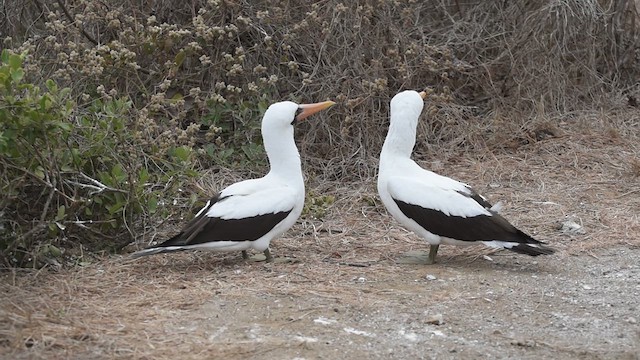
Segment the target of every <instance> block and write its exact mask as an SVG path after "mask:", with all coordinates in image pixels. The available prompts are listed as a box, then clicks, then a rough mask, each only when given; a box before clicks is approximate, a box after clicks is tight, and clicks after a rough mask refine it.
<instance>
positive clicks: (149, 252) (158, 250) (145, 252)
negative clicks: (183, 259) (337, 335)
mask: <svg viewBox="0 0 640 360" xmlns="http://www.w3.org/2000/svg"><path fill="white" fill-rule="evenodd" d="M182 250H185V249H183V248H178V247H150V248H146V249H144V250H140V251H136V252H134V253H133V254H131V255H130V256H131V258H132V259H137V258H139V257H143V256H148V255H155V254H161V253H167V252H174V251H182Z"/></svg>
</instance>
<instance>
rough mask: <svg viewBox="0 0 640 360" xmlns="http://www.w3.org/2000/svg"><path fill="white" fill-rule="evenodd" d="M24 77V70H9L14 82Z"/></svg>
mask: <svg viewBox="0 0 640 360" xmlns="http://www.w3.org/2000/svg"><path fill="white" fill-rule="evenodd" d="M23 77H24V70H22V69H15V70H11V79H12V80H13V81H14V82H17V83H18V82H20V80H22V78H23Z"/></svg>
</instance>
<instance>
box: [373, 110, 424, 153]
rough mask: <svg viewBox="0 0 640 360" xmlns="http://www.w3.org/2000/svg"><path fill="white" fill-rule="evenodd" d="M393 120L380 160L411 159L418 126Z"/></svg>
mask: <svg viewBox="0 0 640 360" xmlns="http://www.w3.org/2000/svg"><path fill="white" fill-rule="evenodd" d="M393 120H394V119H393V118H392V119H391V125H390V126H389V132H388V133H387V138H386V139H385V140H384V144H383V145H382V152H381V153H380V160H381V161H383V158H385V159H386V158H407V159H408V158H410V157H411V153H412V152H413V147H414V146H415V144H416V124H415V123H413V124H407V123H406V122H396V121H393Z"/></svg>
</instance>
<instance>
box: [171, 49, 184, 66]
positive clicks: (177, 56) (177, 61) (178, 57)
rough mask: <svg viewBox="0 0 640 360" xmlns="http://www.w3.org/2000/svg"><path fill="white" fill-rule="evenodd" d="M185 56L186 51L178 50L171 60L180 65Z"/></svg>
mask: <svg viewBox="0 0 640 360" xmlns="http://www.w3.org/2000/svg"><path fill="white" fill-rule="evenodd" d="M186 57H187V53H186V52H185V51H184V50H180V52H179V53H178V55H176V58H175V59H174V60H173V62H174V63H175V64H176V65H177V66H180V65H182V63H183V62H184V59H185V58H186Z"/></svg>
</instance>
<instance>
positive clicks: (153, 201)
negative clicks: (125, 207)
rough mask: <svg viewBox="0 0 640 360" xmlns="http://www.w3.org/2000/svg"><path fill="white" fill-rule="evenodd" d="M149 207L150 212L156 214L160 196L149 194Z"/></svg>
mask: <svg viewBox="0 0 640 360" xmlns="http://www.w3.org/2000/svg"><path fill="white" fill-rule="evenodd" d="M147 209H148V210H149V213H150V214H155V212H156V210H157V209H158V198H157V197H155V196H154V195H151V196H149V201H147Z"/></svg>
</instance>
